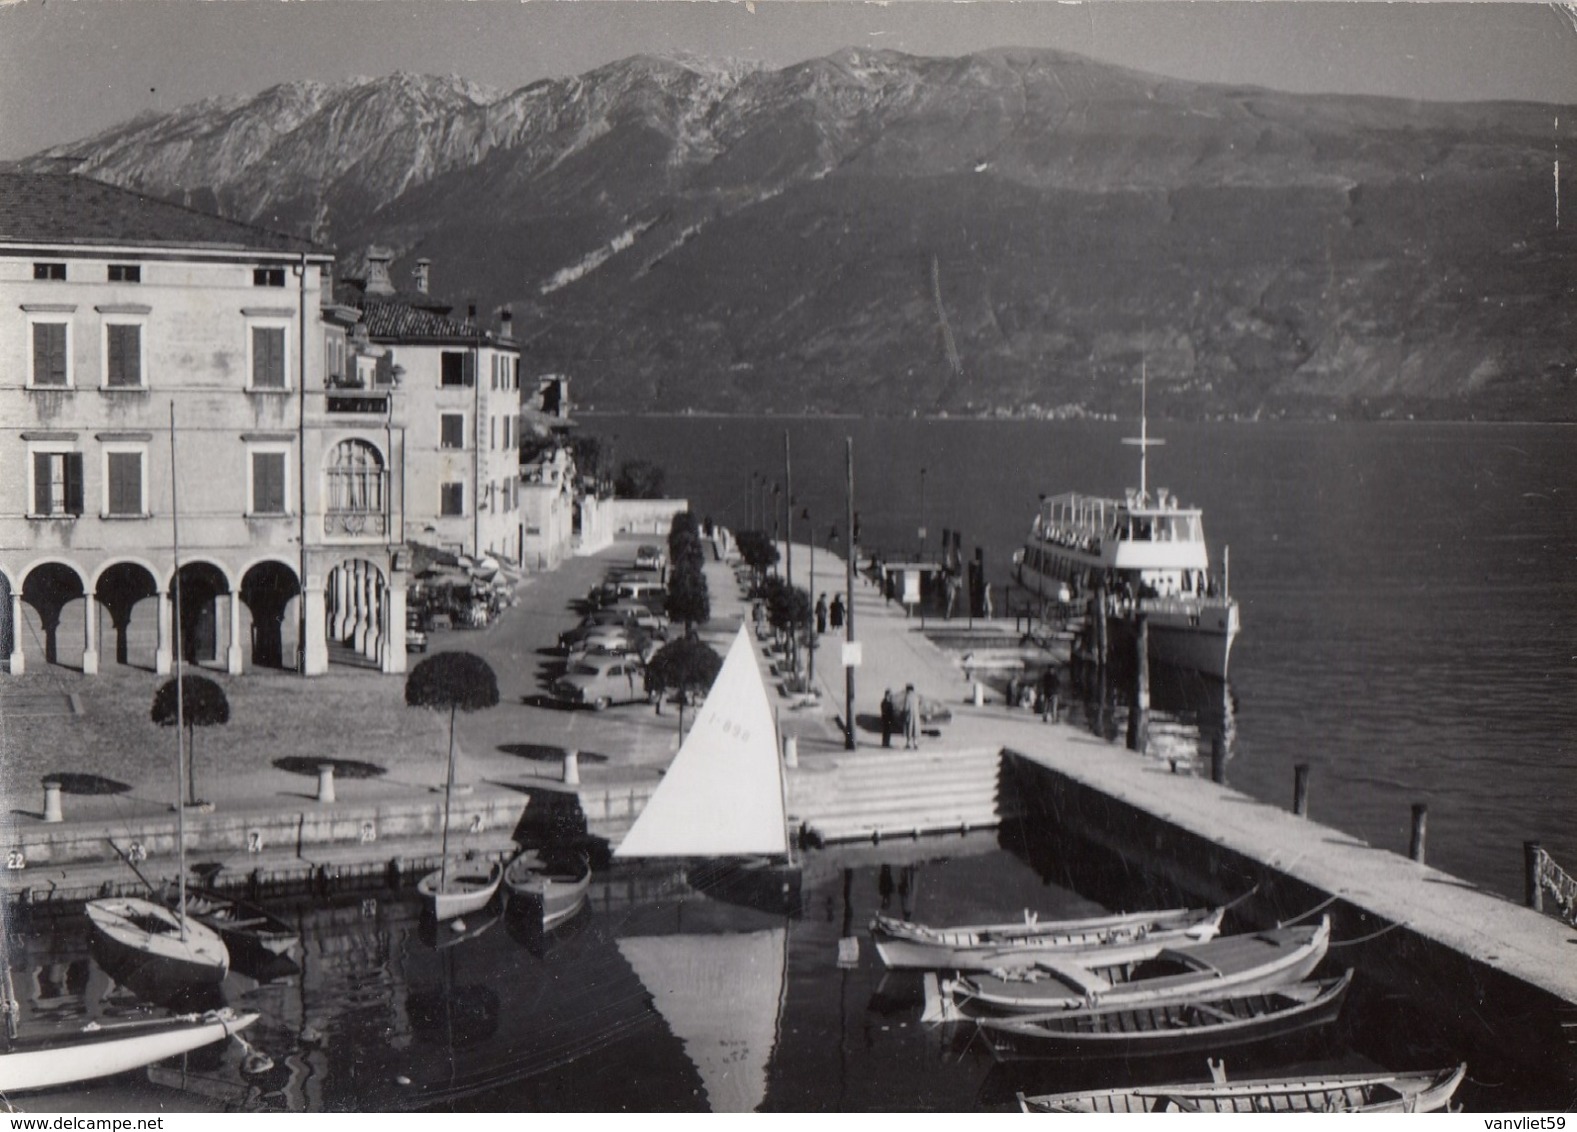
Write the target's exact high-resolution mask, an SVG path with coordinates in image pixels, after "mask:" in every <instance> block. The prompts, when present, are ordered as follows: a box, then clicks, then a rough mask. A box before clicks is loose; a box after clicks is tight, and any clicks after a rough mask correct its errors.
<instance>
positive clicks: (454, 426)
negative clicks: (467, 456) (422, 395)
mask: <svg viewBox="0 0 1577 1132" xmlns="http://www.w3.org/2000/svg"><path fill="white" fill-rule="evenodd" d="M438 425H439V438H438V444H439V447H441V448H464V447H465V416H464V415H463V414H461V413H444V414H442V415H441V416H440V417H439V418H438Z"/></svg>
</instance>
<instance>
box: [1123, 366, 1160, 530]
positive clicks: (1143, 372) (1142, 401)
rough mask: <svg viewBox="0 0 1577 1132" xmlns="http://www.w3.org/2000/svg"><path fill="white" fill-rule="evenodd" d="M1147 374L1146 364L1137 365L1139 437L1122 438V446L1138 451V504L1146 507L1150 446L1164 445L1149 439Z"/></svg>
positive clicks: (1148, 485) (1148, 491) (1148, 497)
mask: <svg viewBox="0 0 1577 1132" xmlns="http://www.w3.org/2000/svg"><path fill="white" fill-rule="evenodd" d="M1149 386H1150V380H1149V372H1148V368H1147V363H1146V362H1144V361H1140V363H1139V435H1138V436H1137V437H1133V436H1128V437H1124V438H1123V443H1124V444H1133V445H1136V446H1137V447H1138V449H1139V503H1140V505H1141V506H1147V505H1148V504H1149V502H1150V483H1149V470H1150V469H1149V449H1150V447H1151V446H1152V445H1158V444H1165V443H1166V441H1164V440H1152V439H1150V409H1149Z"/></svg>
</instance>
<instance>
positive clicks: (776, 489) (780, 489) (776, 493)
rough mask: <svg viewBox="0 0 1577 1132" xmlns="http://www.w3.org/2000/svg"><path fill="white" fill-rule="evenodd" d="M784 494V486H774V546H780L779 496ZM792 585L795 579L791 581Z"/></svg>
mask: <svg viewBox="0 0 1577 1132" xmlns="http://www.w3.org/2000/svg"><path fill="white" fill-rule="evenodd" d="M782 493H783V485H782V484H777V483H775V484H773V485H772V545H773V546H774V547H775V546H777V544H778V496H779V495H781V494H782ZM789 580H790V582H791V583H792V581H793V579H792V578H791V579H789Z"/></svg>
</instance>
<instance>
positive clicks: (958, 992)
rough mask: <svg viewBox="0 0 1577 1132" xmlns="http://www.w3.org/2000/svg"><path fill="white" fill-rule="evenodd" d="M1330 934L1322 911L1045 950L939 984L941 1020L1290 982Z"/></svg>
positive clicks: (1313, 961)
mask: <svg viewBox="0 0 1577 1132" xmlns="http://www.w3.org/2000/svg"><path fill="white" fill-rule="evenodd" d="M1330 938H1331V924H1330V917H1329V916H1322V917H1321V918H1320V921H1319V923H1318V924H1314V925H1312V926H1309V925H1304V926H1299V927H1289V928H1271V929H1268V930H1266V931H1260V932H1246V933H1242V934H1239V935H1230V936H1219V937H1217V938H1216V939H1212V940H1208V941H1206V942H1204V943H1191V944H1177V945H1169V946H1165V947H1160V948H1157V947H1153V946H1143V945H1136V946H1131V947H1119V948H1114V949H1110V950H1107V951H1099V952H1085V953H1082V954H1071V955H1067V956H1056V957H1045V958H1041V959H1038V960H1036V961H1035V962H1034V963H1033V964H1029V965H1026V966H1023V967H1015V968H1010V969H1001V970H994V971H991V972H989V973H976V974H972V975H962V976H960V977H959V978H957V979H954V980H950V981H948V982H945V983H943V984H941V987H940V991H941V996H942V1000H943V1013H944V1017H943V1020H947V1017H949V1016H950V1017H960V1016H979V1015H981V1014H1001V1013H1038V1012H1043V1011H1050V1010H1077V1009H1080V1008H1084V1007H1089V1006H1093V1005H1101V1006H1112V1007H1116V1006H1139V1005H1151V1004H1159V1003H1167V1002H1176V1001H1178V1000H1179V999H1187V998H1198V997H1200V996H1201V995H1217V994H1223V993H1227V992H1229V991H1244V990H1258V989H1263V988H1267V987H1275V986H1279V985H1281V984H1284V983H1296V982H1299V981H1300V980H1302V979H1306V978H1308V976H1309V975H1310V974H1311V973H1312V972H1313V970H1314V969H1315V968H1316V967H1317V966H1319V964H1320V960H1322V959H1323V958H1324V957H1325V952H1326V949H1327V948H1328V947H1329V946H1330Z"/></svg>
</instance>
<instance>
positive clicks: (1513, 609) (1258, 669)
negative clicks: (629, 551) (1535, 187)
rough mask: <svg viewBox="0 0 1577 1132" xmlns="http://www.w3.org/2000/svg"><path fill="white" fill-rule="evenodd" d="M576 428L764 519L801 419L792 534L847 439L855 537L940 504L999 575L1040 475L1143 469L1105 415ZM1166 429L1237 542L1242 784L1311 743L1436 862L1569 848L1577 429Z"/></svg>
mask: <svg viewBox="0 0 1577 1132" xmlns="http://www.w3.org/2000/svg"><path fill="white" fill-rule="evenodd" d="M585 428H586V430H587V431H589V432H591V433H592V434H594V435H597V436H600V437H603V438H604V439H605V442H607V441H611V442H612V444H613V446H614V454H613V455H614V459H615V460H616V461H618V462H623V461H625V460H630V459H648V460H652V461H654V462H656V463H657V464H659V465H661V466H662V467H664V468H665V469H666V471H667V476H668V488H669V491H670V493H671V494H675V495H681V496H686V497H688V498H689V499H690V500H691V501H692V505H693V506H694V507H695V509H696V510H697V511H699V512H701V513H703V514H710V515H712V516H713V517H714V518H716V519H717V520H718V521H719V522H722V523H725V524H728V525H731V526H735V527H740V526H743V525H745V524H746V522H747V521H748V520H749V519H750V518H751V515H752V513H754V514H755V515H756V516H758V518H757V519H756V521H757V522H758V523H759V522H760V519H759V515H760V513H761V512H760V501H759V499H758V500H757V502H756V503H755V504H754V505H752V504H751V503H750V478H751V473H752V472H760V473H763V474H764V475H765V477H766V478H767V480H769V481H772V482H777V483H781V482H782V481H783V447H784V441H783V437H784V432H785V430H786V431H787V433H788V434H789V438H790V447H791V454H792V468H793V491H794V495H795V497H796V500H797V505H796V510H795V537H796V539H798V540H799V541H805V540H806V538H807V537H808V536H809V532H811V531H813V532H814V534H815V537H816V538H817V540H818V542H822V543H823V544H824V540H825V539H826V537H827V534H828V530H829V528H830V527H831V526H832V525H833V524H837V526H838V527H839V528H840V529H842V528H843V527H844V526H845V525H846V524H845V523H844V519H843V516H844V450H845V449H844V438H845V437H852V438H853V440H854V461H855V480H856V483H855V491H856V510H857V511H858V513H859V517H860V524H861V538H862V540H863V542H864V544H865V546H866V547H867V548H872V549H874V548H882V549H884V550H886V551H888V552H889V554H892V553H898V552H904V551H907V550H911V549H916V548H918V546H919V540H918V537H917V535H918V531H919V529H920V528H921V527H922V526H924V527H925V528H927V533H928V535H929V540H928V542H929V545H930V546H931V548H932V549H933V550H934V549H935V548H936V547H937V546H938V545H939V542H940V538H941V533H942V530H943V528H948V529H956V530H961V531H962V532H963V542H964V548H965V554H966V555H970V554H972V553H973V548H974V547H976V546H979V547H981V548H983V550H984V554H985V561H986V565H987V570H988V573H990V574H991V575H992V576H993V577H994V578H995V579H996V580H997V581H998V583H1000V582H1002V581H1003V580H1005V579H1006V577H1007V574H1008V571H1009V568H1010V562H1011V556H1012V552H1013V550H1014V549H1015V548H1016V547H1017V546H1020V545H1022V543H1023V540H1024V538H1025V536H1026V534H1027V532H1028V526H1029V521H1030V519H1031V518H1032V517H1033V515H1034V511H1035V508H1036V503H1037V499H1038V497H1039V495H1040V494H1042V493H1045V494H1056V493H1059V492H1063V491H1083V492H1089V493H1096V494H1111V495H1121V493H1122V491H1123V489H1124V488H1125V487H1128V486H1136V485H1137V483H1138V478H1139V476H1138V471H1139V469H1138V457H1137V450H1136V449H1134V448H1132V447H1128V446H1125V445H1123V444H1122V443H1121V439H1122V438H1123V437H1125V436H1130V435H1134V434H1135V433H1136V431H1137V430H1136V428H1135V427H1134V425H1133V424H1121V423H1115V422H1088V421H1081V422H1052V423H1042V422H1018V421H961V420H942V421H936V420H855V419H849V420H808V419H795V420H782V419H732V418H731V419H719V418H701V417H675V418H654V417H639V418H636V417H602V416H598V417H592V418H588V419H587V420H586V422H585ZM1151 432H1152V433H1153V434H1154V435H1157V436H1160V437H1162V438H1163V439H1164V440H1165V441H1166V443H1165V445H1164V446H1163V447H1159V448H1156V449H1153V450H1152V451H1151V456H1150V468H1149V482H1150V486H1151V488H1152V490H1153V489H1154V488H1156V487H1166V488H1168V489H1170V490H1172V491H1173V493H1174V494H1176V495H1177V496H1179V497H1180V498H1181V500H1182V501H1183V503H1184V504H1185V505H1196V506H1201V507H1203V508H1204V515H1205V533H1206V536H1207V538H1208V539H1209V542H1210V547H1211V554H1212V561H1213V563H1214V565H1215V568H1216V569H1217V570H1219V569H1220V565H1221V562H1222V558H1223V549H1224V548H1227V547H1230V563H1231V588H1232V593H1233V595H1234V596H1236V597H1237V598H1238V600H1239V602H1240V603H1241V606H1242V616H1243V631H1242V635H1241V636H1240V637H1239V638H1238V642H1237V644H1236V646H1235V647H1234V650H1233V656H1232V677H1231V687H1230V690H1229V691H1230V698H1231V701H1232V704H1233V705H1234V707H1235V712H1234V715H1235V727H1236V732H1235V735H1234V736H1233V751H1232V761H1231V763H1230V765H1229V769H1228V782H1229V783H1230V784H1231V785H1233V786H1235V787H1237V788H1239V789H1241V790H1244V791H1246V792H1248V793H1250V794H1253V795H1254V796H1256V797H1259V798H1262V799H1264V800H1267V801H1273V802H1276V803H1278V804H1283V805H1290V804H1291V798H1292V781H1293V769H1292V768H1293V766H1294V764H1296V763H1303V762H1306V763H1309V764H1310V765H1311V788H1310V799H1311V800H1310V814H1311V816H1312V817H1314V818H1316V819H1317V820H1320V821H1323V822H1326V823H1328V824H1331V825H1334V826H1336V827H1338V828H1340V829H1343V830H1345V831H1347V832H1349V833H1352V834H1354V835H1356V836H1358V837H1361V838H1364V839H1365V840H1367V841H1369V842H1370V843H1371V844H1373V845H1376V846H1379V847H1382V848H1387V849H1393V850H1396V851H1398V852H1403V853H1405V852H1406V851H1407V846H1408V836H1409V832H1410V826H1411V807H1412V805H1413V803H1415V802H1422V803H1425V804H1427V805H1428V807H1429V841H1428V859H1429V861H1430V863H1431V864H1434V865H1436V866H1438V867H1440V868H1442V869H1445V870H1446V871H1448V872H1451V873H1454V874H1456V875H1457V876H1460V877H1462V878H1464V879H1467V880H1470V881H1473V882H1475V883H1477V884H1480V885H1483V886H1485V887H1487V888H1490V889H1493V890H1494V891H1497V892H1500V893H1502V894H1504V895H1506V896H1509V897H1512V898H1514V899H1519V900H1520V899H1521V896H1522V871H1521V870H1522V842H1523V841H1526V840H1539V841H1542V842H1543V844H1544V846H1545V848H1546V849H1547V850H1549V852H1550V853H1551V854H1552V855H1553V856H1554V857H1555V859H1556V860H1557V861H1558V862H1561V863H1563V864H1564V865H1565V867H1566V868H1567V869H1568V870H1572V871H1577V822H1574V821H1573V820H1572V810H1571V807H1572V801H1573V798H1574V797H1577V790H1574V786H1577V460H1574V459H1573V458H1572V456H1573V450H1574V442H1577V431H1574V430H1573V429H1571V428H1569V427H1561V426H1510V425H1477V424H1418V423H1411V422H1410V423H1405V424H1403V423H1397V424H1348V423H1343V424H1294V423H1261V424H1241V423H1233V424H1219V423H1208V424H1207V423H1172V422H1152V426H1151ZM922 470H923V471H924V476H923V491H924V496H923V499H922ZM768 498H769V499H770V493H769V495H768ZM769 505H770V504H769ZM807 507H808V508H809V509H810V513H811V522H810V523H809V524H807V523H805V522H804V521H803V520H801V519H800V518H799V516H800V514H801V513H802V511H803V510H804V509H805V508H807ZM769 514H770V512H769ZM768 523H769V525H770V520H768ZM998 592H999V593H1000V592H1001V591H1000V590H998Z"/></svg>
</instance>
